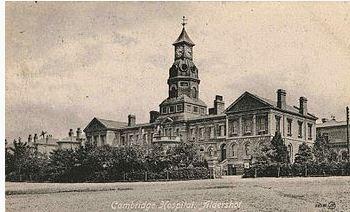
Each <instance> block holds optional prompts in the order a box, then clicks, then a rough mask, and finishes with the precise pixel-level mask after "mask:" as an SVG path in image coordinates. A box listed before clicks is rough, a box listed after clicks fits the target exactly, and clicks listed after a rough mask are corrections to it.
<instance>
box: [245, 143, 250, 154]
mask: <svg viewBox="0 0 350 212" xmlns="http://www.w3.org/2000/svg"><path fill="white" fill-rule="evenodd" d="M244 150H245V155H246V156H248V155H249V153H250V143H249V142H248V143H246V144H245V145H244Z"/></svg>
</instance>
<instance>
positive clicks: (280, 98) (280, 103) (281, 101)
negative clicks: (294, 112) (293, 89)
mask: <svg viewBox="0 0 350 212" xmlns="http://www.w3.org/2000/svg"><path fill="white" fill-rule="evenodd" d="M286 94H287V93H286V91H285V90H283V89H278V90H277V107H278V108H281V109H286Z"/></svg>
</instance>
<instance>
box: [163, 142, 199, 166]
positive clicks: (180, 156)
mask: <svg viewBox="0 0 350 212" xmlns="http://www.w3.org/2000/svg"><path fill="white" fill-rule="evenodd" d="M167 155H168V157H169V161H170V163H171V165H172V166H173V167H179V166H182V167H188V166H189V165H190V164H191V165H196V164H200V162H199V161H200V156H199V155H198V152H197V148H196V146H195V144H193V143H186V142H182V143H180V144H178V145H176V146H174V147H171V148H169V149H168V151H167Z"/></svg>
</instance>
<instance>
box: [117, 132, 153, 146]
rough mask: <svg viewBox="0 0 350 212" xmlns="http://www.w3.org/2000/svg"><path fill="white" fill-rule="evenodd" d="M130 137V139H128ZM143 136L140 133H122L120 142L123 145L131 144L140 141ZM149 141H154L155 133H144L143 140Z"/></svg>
mask: <svg viewBox="0 0 350 212" xmlns="http://www.w3.org/2000/svg"><path fill="white" fill-rule="evenodd" d="M126 138H128V139H126ZM140 139H141V136H140V135H139V134H129V135H128V136H126V135H122V136H121V137H120V143H121V145H127V144H131V143H134V142H137V141H140ZM148 141H150V142H152V141H153V133H145V134H142V140H141V142H145V143H148Z"/></svg>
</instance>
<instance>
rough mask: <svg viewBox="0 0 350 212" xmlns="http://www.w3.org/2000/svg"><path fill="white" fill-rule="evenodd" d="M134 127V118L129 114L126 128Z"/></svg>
mask: <svg viewBox="0 0 350 212" xmlns="http://www.w3.org/2000/svg"><path fill="white" fill-rule="evenodd" d="M135 125H136V116H135V115H132V114H129V115H128V126H129V127H131V126H135Z"/></svg>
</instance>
